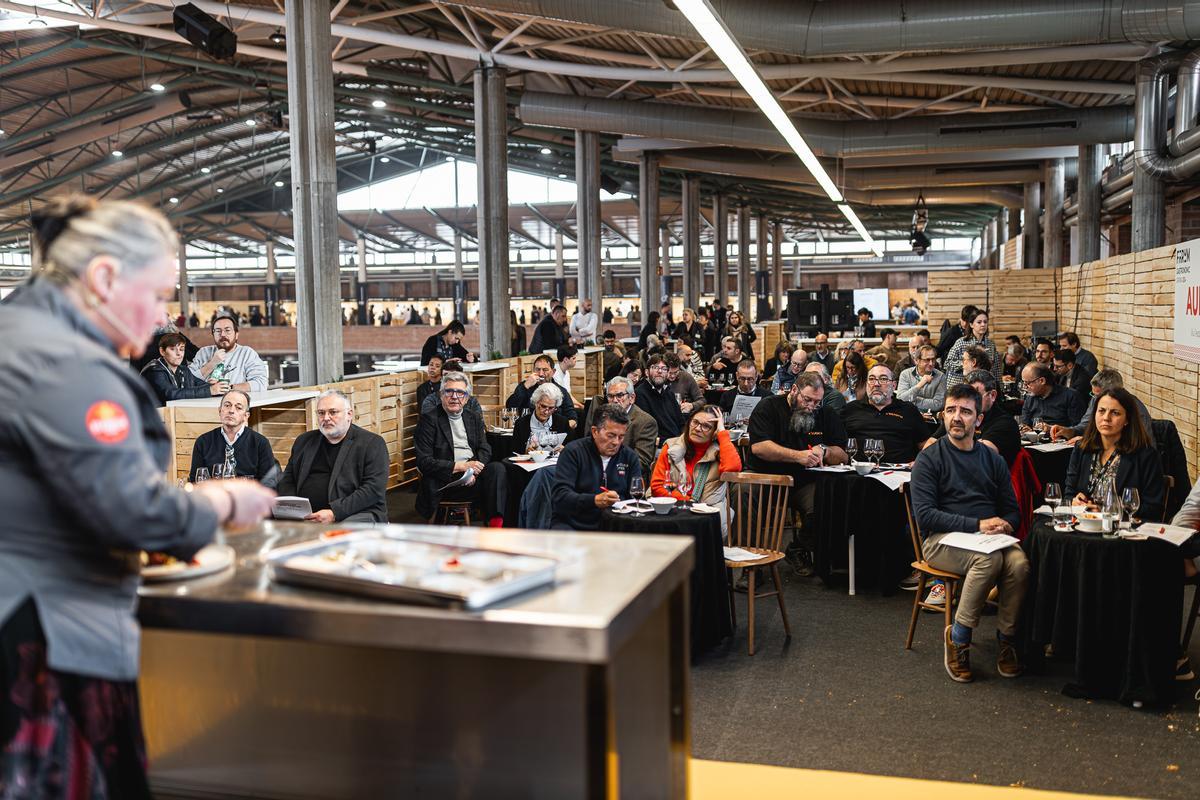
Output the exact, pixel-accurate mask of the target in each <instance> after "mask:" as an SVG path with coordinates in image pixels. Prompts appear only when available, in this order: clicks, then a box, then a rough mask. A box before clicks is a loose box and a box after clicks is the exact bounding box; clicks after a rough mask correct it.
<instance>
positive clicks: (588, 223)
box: [575, 131, 604, 317]
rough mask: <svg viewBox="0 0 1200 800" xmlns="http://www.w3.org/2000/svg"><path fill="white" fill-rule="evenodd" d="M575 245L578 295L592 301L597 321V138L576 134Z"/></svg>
mask: <svg viewBox="0 0 1200 800" xmlns="http://www.w3.org/2000/svg"><path fill="white" fill-rule="evenodd" d="M575 192H576V195H575V197H576V199H575V236H576V240H575V245H576V248H577V250H578V253H579V256H578V259H579V261H578V264H579V267H578V284H579V285H578V287H577V289H578V292H579V302H580V306H581V307H582V305H583V300H584V298H587V299H590V300H591V301H592V309H593V310H594V311H595V312H596V315H597V317H601V316H603V314H604V288H603V286H602V285H601V278H600V275H601V266H600V135H599V134H598V133H596V132H595V131H576V132H575Z"/></svg>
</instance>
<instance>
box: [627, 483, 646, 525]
mask: <svg viewBox="0 0 1200 800" xmlns="http://www.w3.org/2000/svg"><path fill="white" fill-rule="evenodd" d="M629 495H630V497H632V498H633V499H634V500H637V502H636V503H635V504H634V506H633V515H634V516H635V517H640V516H642V500H643V499H644V498H645V497H646V481H645V479H643V478H634V479H633V480H631V481H630V482H629Z"/></svg>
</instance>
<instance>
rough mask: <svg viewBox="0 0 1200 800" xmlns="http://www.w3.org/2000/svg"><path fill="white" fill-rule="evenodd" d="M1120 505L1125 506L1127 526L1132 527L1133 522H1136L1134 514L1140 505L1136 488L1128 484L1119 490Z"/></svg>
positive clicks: (1140, 500) (1140, 501) (1139, 497)
mask: <svg viewBox="0 0 1200 800" xmlns="http://www.w3.org/2000/svg"><path fill="white" fill-rule="evenodd" d="M1121 505H1123V506H1125V510H1126V511H1128V512H1129V527H1130V528H1132V527H1133V524H1134V523H1135V522H1137V520H1136V519H1134V514H1136V513H1137V510H1138V509H1139V508H1141V506H1142V498H1141V495H1140V494H1138V490H1137V489H1134V488H1133V487H1132V486H1130V487H1128V488H1126V489H1125V490H1124V491H1123V492H1121Z"/></svg>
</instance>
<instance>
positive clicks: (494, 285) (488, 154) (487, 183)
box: [475, 67, 512, 360]
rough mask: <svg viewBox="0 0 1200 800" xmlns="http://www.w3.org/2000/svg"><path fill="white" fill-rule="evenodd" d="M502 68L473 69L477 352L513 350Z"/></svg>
mask: <svg viewBox="0 0 1200 800" xmlns="http://www.w3.org/2000/svg"><path fill="white" fill-rule="evenodd" d="M507 77H508V72H507V70H505V69H502V68H500V67H480V68H478V69H476V70H475V168H476V174H477V175H478V198H479V199H478V205H477V214H478V230H479V350H480V356H481V357H482V358H484V359H485V360H486V359H489V358H491V356H492V353H495V352H499V353H508V352H509V350H511V349H512V342H511V333H512V332H511V330H510V323H509V314H508V312H509V308H510V306H511V294H510V284H509V280H510V275H509V269H508V247H509V242H508V235H509V234H508V129H507V124H508V101H507V97H506V91H505V86H504V84H505V79H506V78H507Z"/></svg>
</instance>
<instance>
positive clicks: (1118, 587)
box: [1021, 517, 1183, 706]
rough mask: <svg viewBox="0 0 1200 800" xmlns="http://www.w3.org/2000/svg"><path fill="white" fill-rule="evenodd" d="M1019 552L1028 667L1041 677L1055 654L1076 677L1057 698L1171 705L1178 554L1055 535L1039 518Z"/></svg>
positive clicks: (1179, 590) (1162, 546)
mask: <svg viewBox="0 0 1200 800" xmlns="http://www.w3.org/2000/svg"><path fill="white" fill-rule="evenodd" d="M1022 546H1023V547H1024V549H1025V553H1026V555H1027V556H1028V557H1029V567H1030V570H1029V583H1028V586H1027V590H1026V593H1025V604H1024V608H1023V610H1022V619H1023V623H1022V626H1021V628H1022V630H1021V632H1022V636H1023V638H1024V639H1025V642H1026V647H1025V650H1026V662H1027V664H1028V666H1029V667H1030V668H1032V669H1037V668H1040V667H1041V666H1042V663H1043V661H1044V650H1045V646H1046V645H1048V644H1049V645H1053V647H1054V657H1055V658H1061V659H1068V660H1070V661H1071V662H1072V665H1073V668H1074V678H1073V680H1072V682H1071V683H1069V684H1067V685H1066V686H1065V687H1064V688H1063V693H1064V694H1068V695H1071V696H1075V697H1091V698H1106V699H1111V700H1118V701H1120V702H1122V703H1133V702H1134V701H1141V702H1143V703H1145V704H1147V705H1150V704H1154V705H1160V706H1161V705H1166V704H1169V703H1171V702H1172V701H1173V700H1174V698H1175V694H1176V682H1175V659H1176V657H1177V656H1178V654H1179V633H1180V618H1181V616H1182V608H1183V564H1182V556H1181V555H1180V551H1179V548H1177V547H1175V546H1174V545H1171V544H1169V543H1167V542H1161V541H1154V540H1149V541H1140V542H1139V541H1131V540H1126V539H1106V538H1104V537H1103V536H1101V535H1100V534H1098V533H1080V532H1075V531H1070V532H1061V531H1056V530H1054V528H1053V527H1052V526H1051V524H1050V522H1049V521H1048V520H1046V519H1045V518H1042V517H1038V518H1037V519H1035V520H1034V523H1033V525H1032V526H1031V527H1030V531H1029V536H1028V537H1026V539H1025V541H1024V543H1023V545H1022Z"/></svg>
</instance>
